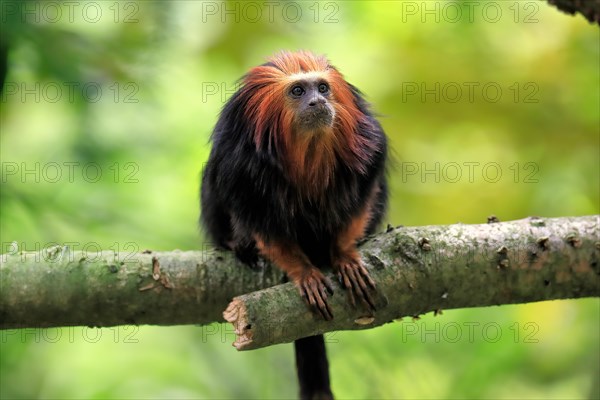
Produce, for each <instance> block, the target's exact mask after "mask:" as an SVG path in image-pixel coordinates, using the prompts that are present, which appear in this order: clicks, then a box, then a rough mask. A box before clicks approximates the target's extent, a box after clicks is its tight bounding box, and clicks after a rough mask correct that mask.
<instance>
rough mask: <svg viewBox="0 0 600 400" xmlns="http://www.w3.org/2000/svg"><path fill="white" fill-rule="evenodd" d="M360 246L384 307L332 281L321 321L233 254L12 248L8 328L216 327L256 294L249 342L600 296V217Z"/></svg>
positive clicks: (246, 310) (386, 236)
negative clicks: (369, 306) (330, 316)
mask: <svg viewBox="0 0 600 400" xmlns="http://www.w3.org/2000/svg"><path fill="white" fill-rule="evenodd" d="M361 253H362V256H363V260H364V261H365V264H366V266H367V268H368V269H369V271H370V273H371V275H372V277H373V278H374V279H375V281H376V282H377V285H378V290H377V292H376V302H377V306H378V311H377V312H376V313H375V315H369V313H368V312H366V311H365V310H364V309H362V308H361V307H358V308H356V309H353V308H351V307H349V305H348V302H347V298H346V293H345V290H343V289H342V288H340V286H339V285H335V294H334V295H333V296H331V297H330V300H329V301H330V304H331V306H332V310H333V313H334V315H335V319H334V320H333V321H331V322H324V321H321V320H320V319H319V318H316V317H315V316H314V315H313V314H311V313H310V312H309V311H308V310H307V308H306V306H305V305H304V303H303V300H302V299H301V298H300V296H299V295H298V293H297V291H296V289H295V288H294V287H293V285H292V284H289V283H287V284H279V283H280V282H281V281H282V278H283V276H282V274H281V273H280V272H279V271H278V270H277V269H276V268H274V267H272V266H270V265H268V264H266V263H265V264H263V263H261V265H260V266H259V268H257V269H252V268H249V267H247V266H244V265H242V264H240V263H239V262H238V261H236V260H235V258H234V257H233V256H232V254H230V253H229V252H223V251H219V250H209V251H204V252H200V251H171V252H152V253H149V254H144V253H136V254H124V253H118V254H115V253H113V252H103V253H101V254H95V253H94V254H84V253H82V252H71V251H69V250H68V249H66V248H64V247H54V248H51V249H48V250H45V251H42V252H31V253H30V252H19V251H15V252H13V253H12V254H5V255H2V256H0V328H3V329H8V328H26V327H52V326H73V325H87V326H114V325H122V324H139V325H141V324H155V325H178V324H207V323H211V322H214V321H222V316H221V314H222V312H223V310H224V309H225V308H226V306H227V304H228V302H229V301H230V300H231V299H232V298H234V296H239V295H242V294H244V293H249V292H252V293H249V294H246V295H242V296H240V297H236V298H235V299H234V300H233V302H232V303H231V304H230V306H229V308H228V309H227V312H226V313H225V315H226V316H227V319H228V320H230V321H231V322H233V323H234V325H235V326H236V330H237V332H238V335H239V337H238V340H237V341H236V343H235V346H236V347H237V348H239V349H252V348H258V347H263V346H267V345H270V344H275V343H282V342H289V341H292V340H295V339H297V338H300V337H304V336H309V335H314V334H318V333H324V332H327V331H333V330H346V329H365V328H372V327H375V326H378V325H381V324H384V323H386V322H389V321H391V320H393V319H395V318H399V317H402V316H412V315H418V314H422V313H425V312H428V311H435V310H440V309H449V308H459V307H480V306H489V305H500V304H511V303H525V302H530V301H539V300H550V299H566V298H578V297H590V296H598V295H599V294H600V293H599V292H600V286H599V277H598V275H599V273H600V267H599V265H598V259H599V254H600V238H599V216H597V215H596V216H586V217H573V218H553V219H544V218H528V219H525V220H520V221H513V222H506V223H490V224H482V225H463V224H455V225H448V226H426V227H410V228H403V227H402V228H396V229H393V230H390V231H389V232H387V233H382V234H379V235H377V236H375V237H373V238H371V239H370V240H368V241H367V242H366V243H365V244H363V245H362V246H361ZM274 285H277V286H275V287H271V286H274ZM264 288H268V289H265V290H261V289H264Z"/></svg>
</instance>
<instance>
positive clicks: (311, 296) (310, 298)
mask: <svg viewBox="0 0 600 400" xmlns="http://www.w3.org/2000/svg"><path fill="white" fill-rule="evenodd" d="M303 286H304V293H306V295H305V297H306V301H308V304H309V305H310V306H311V307H316V306H317V302H316V300H315V296H314V294H313V292H312V290H310V287H309V286H308V285H307V284H304V285H303Z"/></svg>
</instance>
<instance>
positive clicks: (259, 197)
mask: <svg viewBox="0 0 600 400" xmlns="http://www.w3.org/2000/svg"><path fill="white" fill-rule="evenodd" d="M350 88H351V90H352V92H353V94H354V101H355V103H356V105H357V107H358V108H359V110H360V111H361V112H362V113H363V114H364V116H365V117H364V119H363V120H362V122H360V123H359V124H358V130H357V134H358V135H362V136H364V137H366V138H368V140H369V142H370V143H372V144H374V146H373V147H374V149H373V150H371V152H370V154H368V162H367V163H366V164H367V165H363V167H365V173H364V174H361V173H359V172H357V171H356V170H355V169H353V168H351V167H350V166H348V165H345V164H344V163H343V161H342V160H341V159H338V160H337V161H338V163H337V168H336V170H335V173H334V177H333V181H332V184H330V185H329V187H327V188H326V189H325V194H324V196H322V200H321V201H319V202H315V201H311V200H309V199H308V198H306V197H305V196H303V194H302V193H301V192H299V190H298V189H297V188H296V187H295V186H294V185H293V184H292V183H291V182H290V181H289V180H288V179H287V177H286V174H285V171H284V165H285V164H284V163H283V162H282V159H281V157H285V154H278V153H277V149H276V147H275V146H274V145H273V143H271V141H270V140H269V135H267V134H264V135H263V138H265V139H264V140H263V143H261V146H260V148H259V149H258V151H257V148H256V145H255V143H254V137H255V123H254V122H253V121H251V120H249V119H248V118H246V116H245V107H246V104H247V102H248V98H249V96H250V95H251V90H247V89H248V88H246V90H245V88H243V87H242V88H241V89H240V90H238V91H237V92H236V93H235V94H234V95H233V96H232V98H231V99H230V100H229V101H228V102H227V104H226V105H225V106H224V108H223V110H222V112H221V115H220V117H219V120H218V122H217V125H216V127H215V129H214V132H213V134H212V142H213V146H212V151H211V153H210V157H209V160H208V162H207V164H206V165H205V167H204V171H203V176H202V189H201V207H202V215H201V223H202V226H203V227H204V230H205V232H206V233H207V234H208V236H209V237H210V238H211V239H212V240H213V241H214V243H215V244H217V245H219V246H222V247H225V248H228V249H232V250H234V251H235V252H236V255H237V256H238V257H239V258H240V259H241V260H242V261H244V262H246V263H252V262H253V261H254V260H255V259H256V254H257V253H256V249H255V243H254V241H253V239H252V237H253V234H254V233H259V234H260V235H261V236H262V237H263V238H265V240H269V239H270V238H277V239H285V240H287V241H289V242H294V243H298V245H299V246H300V248H301V249H302V250H303V251H304V252H305V254H306V255H307V256H308V258H309V259H310V260H311V262H312V263H313V264H314V265H315V266H317V267H319V268H323V267H330V266H331V259H330V255H331V251H330V247H331V245H332V241H333V240H334V237H335V235H336V234H337V233H339V232H341V231H342V230H343V229H344V228H345V227H346V226H347V225H348V223H349V222H350V221H351V219H352V218H353V217H355V216H356V215H358V213H359V212H360V211H361V210H362V209H363V208H364V206H365V204H366V202H367V201H368V200H369V195H370V193H371V192H372V189H373V187H374V185H379V187H380V190H379V192H378V195H377V198H376V200H375V204H374V207H373V212H372V219H371V222H370V224H369V227H368V229H367V233H372V232H373V230H374V229H375V228H376V226H377V225H378V224H379V222H380V220H381V218H382V216H383V213H384V211H385V208H386V204H387V186H386V182H385V163H386V158H387V143H386V137H385V134H384V132H383V130H382V128H381V126H380V124H379V122H378V121H377V120H376V119H375V118H374V117H373V115H372V114H371V112H370V111H369V108H368V104H367V103H366V102H365V101H364V100H363V98H362V96H361V93H360V92H359V91H358V90H357V89H356V88H354V87H353V86H350ZM250 89H251V88H250ZM279 134H283V135H285V134H289V132H280V133H279ZM296 351H297V365H298V369H299V371H298V376H299V379H300V386H301V390H302V397H303V398H319V395H323V396H324V397H322V398H328V397H332V396H331V391H330V389H329V377H328V371H327V358H326V355H325V345H324V343H323V337H322V336H318V337H312V338H306V339H302V340H300V341H298V342H296Z"/></svg>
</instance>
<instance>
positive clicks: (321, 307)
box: [293, 266, 333, 321]
mask: <svg viewBox="0 0 600 400" xmlns="http://www.w3.org/2000/svg"><path fill="white" fill-rule="evenodd" d="M293 280H294V283H295V284H296V287H297V288H298V291H300V294H301V295H302V297H304V299H305V300H306V302H307V303H308V305H309V306H310V307H311V308H312V309H313V311H316V312H318V313H319V314H321V316H322V317H323V318H325V320H327V321H329V320H331V319H333V313H332V312H331V309H330V308H329V304H327V293H328V292H329V294H330V295H332V294H333V287H332V286H331V282H330V281H329V278H327V277H326V276H325V275H323V273H322V272H321V271H320V270H319V269H317V268H316V267H313V266H311V267H309V268H305V269H304V270H303V271H302V273H301V274H299V275H297V276H295V277H294V278H293Z"/></svg>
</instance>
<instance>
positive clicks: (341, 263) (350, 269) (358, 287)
mask: <svg viewBox="0 0 600 400" xmlns="http://www.w3.org/2000/svg"><path fill="white" fill-rule="evenodd" d="M333 267H334V269H335V271H336V272H337V274H338V277H339V279H340V282H341V283H342V285H344V287H345V288H346V289H347V291H348V297H349V298H350V303H351V304H352V306H356V300H355V298H356V297H358V298H359V299H360V301H361V302H362V303H363V304H365V305H366V306H367V308H369V309H370V310H371V311H375V302H374V301H373V298H372V297H371V293H370V291H371V290H373V289H375V281H374V280H373V279H371V277H370V276H369V271H367V269H366V268H365V266H364V265H363V263H362V260H361V259H360V254H359V253H358V251H357V250H356V249H351V250H349V251H346V252H344V253H342V254H340V255H339V256H338V257H337V259H336V260H334V265H333Z"/></svg>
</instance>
